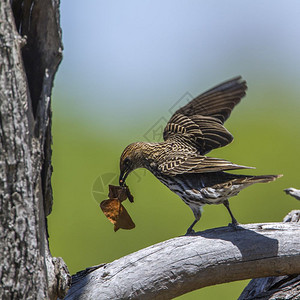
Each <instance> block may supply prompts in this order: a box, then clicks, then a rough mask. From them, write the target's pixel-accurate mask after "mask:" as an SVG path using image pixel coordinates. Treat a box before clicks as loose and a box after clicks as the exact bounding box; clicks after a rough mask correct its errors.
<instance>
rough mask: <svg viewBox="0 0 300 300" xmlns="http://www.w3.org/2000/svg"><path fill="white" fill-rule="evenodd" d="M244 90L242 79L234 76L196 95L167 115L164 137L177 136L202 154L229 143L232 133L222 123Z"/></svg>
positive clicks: (174, 138) (165, 138) (166, 138)
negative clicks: (168, 117)
mask: <svg viewBox="0 0 300 300" xmlns="http://www.w3.org/2000/svg"><path fill="white" fill-rule="evenodd" d="M246 89H247V85H246V82H245V81H244V80H242V78H241V77H240V76H238V77H236V78H233V79H231V80H228V81H226V82H224V83H221V84H219V85H217V86H216V87H214V88H212V89H210V90H208V91H207V92H205V93H203V94H201V95H200V96H198V97H196V98H195V99H193V100H192V101H191V102H189V103H188V104H186V105H185V106H184V107H182V108H180V109H178V110H177V111H176V112H175V113H174V115H173V116H172V117H171V119H170V121H169V122H168V124H167V125H166V127H165V129H164V133H163V138H164V140H165V141H167V140H176V139H178V138H180V140H181V142H184V143H185V144H187V145H190V146H193V147H194V148H196V149H197V150H198V151H199V153H200V154H202V155H204V154H206V153H208V152H209V151H211V150H212V149H215V148H219V147H223V146H225V145H227V144H229V143H230V142H231V141H232V140H233V136H232V135H231V134H230V132H229V131H228V130H227V129H226V128H225V127H224V126H223V124H224V122H225V121H226V120H227V119H228V117H229V116H230V113H231V111H232V110H233V108H234V107H235V105H236V104H238V103H239V102H240V100H241V98H242V97H243V96H245V94H246V92H245V91H246Z"/></svg>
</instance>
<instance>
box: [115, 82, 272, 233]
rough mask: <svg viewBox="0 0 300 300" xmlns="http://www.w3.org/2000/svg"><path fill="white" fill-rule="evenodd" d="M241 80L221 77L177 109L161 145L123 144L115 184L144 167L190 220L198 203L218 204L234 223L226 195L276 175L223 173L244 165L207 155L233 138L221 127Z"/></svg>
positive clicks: (241, 88)
mask: <svg viewBox="0 0 300 300" xmlns="http://www.w3.org/2000/svg"><path fill="white" fill-rule="evenodd" d="M246 89H247V85H246V82H245V81H243V80H242V79H241V77H236V78H233V79H231V80H229V81H226V82H224V83H222V84H220V85H218V86H216V87H214V88H212V89H210V90H208V91H207V92H205V93H203V94H201V95H200V96H198V97H196V98H195V99H193V100H192V101H191V102H189V103H188V104H187V105H185V106H184V107H182V108H180V109H178V110H177V111H176V112H175V113H174V115H173V116H172V117H171V119H170V120H169V122H168V124H167V125H166V127H165V129H164V133H163V138H164V141H163V142H161V143H144V142H137V143H133V144H130V145H129V146H127V147H126V148H125V150H124V151H123V153H122V155H121V159H120V171H121V174H120V185H122V184H124V182H125V179H126V177H127V176H128V174H129V173H130V172H131V171H133V170H134V169H136V168H146V169H148V170H149V171H150V172H152V173H153V174H154V175H155V176H156V177H157V178H158V179H159V180H160V181H161V182H162V183H163V184H165V185H166V186H167V187H168V188H169V189H170V190H172V191H173V192H175V193H176V194H177V195H179V196H180V197H181V199H182V200H183V201H184V202H185V203H186V204H187V205H189V206H190V208H191V209H192V211H193V213H194V215H195V221H194V222H193V224H192V225H191V226H190V227H189V229H188V232H191V231H192V228H193V226H194V225H195V223H196V222H197V221H198V220H199V219H200V217H201V206H203V205H205V204H221V203H223V204H224V205H225V207H226V208H227V209H228V211H229V213H230V215H231V217H232V223H233V224H235V225H236V224H237V221H236V220H235V218H234V217H233V215H232V213H231V211H230V209H229V202H228V198H230V197H232V196H235V195H237V194H238V193H239V191H241V190H242V189H243V188H245V187H247V186H249V185H252V184H253V183H257V182H269V181H273V180H275V179H276V178H278V176H277V175H266V176H246V175H234V174H229V173H225V172H224V171H228V170H235V169H249V168H250V167H246V166H241V165H236V164H234V163H232V162H229V161H226V160H223V159H219V158H212V157H207V156H205V154H207V153H208V152H209V151H211V150H212V149H215V148H219V147H223V146H226V145H227V144H229V143H230V142H231V141H232V140H233V136H232V135H231V133H230V132H229V131H228V130H227V129H226V128H225V127H224V126H223V124H224V122H225V121H226V120H227V119H228V117H229V116H230V114H231V111H232V109H233V108H234V106H235V105H236V104H238V103H239V102H240V100H241V98H242V97H243V96H244V95H245V91H246Z"/></svg>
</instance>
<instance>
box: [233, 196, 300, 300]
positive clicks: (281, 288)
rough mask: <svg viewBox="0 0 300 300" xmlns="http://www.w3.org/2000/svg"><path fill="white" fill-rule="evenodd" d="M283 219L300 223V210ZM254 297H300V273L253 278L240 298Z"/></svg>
mask: <svg viewBox="0 0 300 300" xmlns="http://www.w3.org/2000/svg"><path fill="white" fill-rule="evenodd" d="M292 196H293V195H292ZM283 221H284V222H294V223H300V210H292V211H291V212H290V213H289V214H288V215H287V216H286V217H285V218H284V220H283ZM298 238H299V239H300V237H298ZM298 274H299V273H298ZM254 299H260V300H267V299H268V300H269V299H270V300H271V299H274V300H275V299H285V300H292V299H300V275H297V274H293V275H284V276H272V277H265V278H257V279H253V280H251V281H250V282H249V284H248V285H247V286H246V288H245V289H244V291H243V292H242V294H241V296H240V297H239V300H254Z"/></svg>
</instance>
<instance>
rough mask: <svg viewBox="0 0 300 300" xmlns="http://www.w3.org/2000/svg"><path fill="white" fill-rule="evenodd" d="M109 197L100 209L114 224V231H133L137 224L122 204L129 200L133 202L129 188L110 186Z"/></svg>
mask: <svg viewBox="0 0 300 300" xmlns="http://www.w3.org/2000/svg"><path fill="white" fill-rule="evenodd" d="M108 197H109V199H108V200H104V201H102V202H101V203H100V208H101V209H102V211H103V213H104V215H105V216H106V217H107V218H108V220H109V221H110V222H111V223H113V224H114V231H117V230H118V229H119V228H122V229H133V228H134V227H135V224H134V222H133V221H132V219H131V217H130V216H129V214H128V212H127V210H126V209H125V207H124V206H123V205H122V204H121V202H123V201H124V200H126V199H127V198H128V199H129V201H130V202H133V196H132V195H131V193H130V191H129V188H128V187H127V186H114V185H109V193H108Z"/></svg>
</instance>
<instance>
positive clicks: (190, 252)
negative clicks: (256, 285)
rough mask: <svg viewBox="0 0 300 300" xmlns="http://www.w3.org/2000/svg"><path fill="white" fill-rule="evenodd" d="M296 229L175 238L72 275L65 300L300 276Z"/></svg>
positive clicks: (166, 295)
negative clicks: (252, 279) (251, 279)
mask: <svg viewBox="0 0 300 300" xmlns="http://www.w3.org/2000/svg"><path fill="white" fill-rule="evenodd" d="M299 236H300V225H299V224H291V223H265V224H247V225H241V226H239V227H238V230H235V229H234V228H232V227H222V228H216V229H211V230H206V231H203V232H199V233H197V234H195V235H192V236H182V237H177V238H174V239H171V240H168V241H165V242H162V243H159V244H156V245H153V246H151V247H148V248H146V249H143V250H140V251H138V252H135V253H132V254H130V255H128V256H125V257H123V258H120V259H118V260H116V261H114V262H112V263H108V264H104V265H101V266H98V267H93V268H89V269H87V270H86V271H82V272H80V273H78V274H77V276H74V277H73V279H74V281H73V284H72V286H71V288H70V290H69V292H68V294H67V297H66V298H65V299H68V300H71V299H72V300H73V299H170V298H174V297H176V296H179V295H182V294H184V293H187V292H189V291H192V290H196V289H199V288H202V287H205V286H209V285H214V284H218V283H224V282H231V281H235V280H241V279H248V278H257V277H266V276H278V275H286V274H295V273H299V272H300V239H299Z"/></svg>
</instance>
